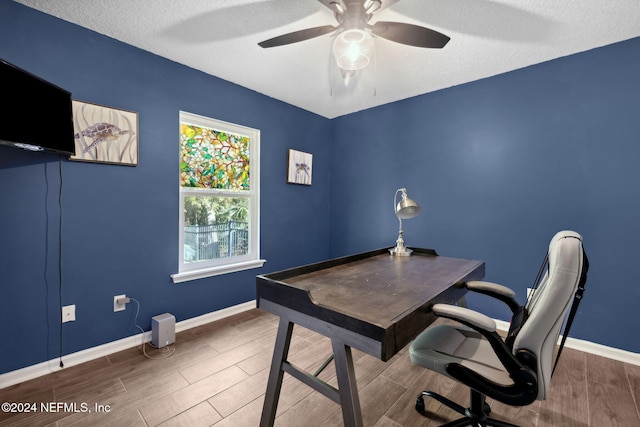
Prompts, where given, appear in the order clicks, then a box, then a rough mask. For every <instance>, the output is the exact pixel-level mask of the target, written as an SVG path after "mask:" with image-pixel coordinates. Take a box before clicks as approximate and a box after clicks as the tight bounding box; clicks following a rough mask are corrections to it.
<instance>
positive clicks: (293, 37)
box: [258, 25, 336, 48]
mask: <svg viewBox="0 0 640 427" xmlns="http://www.w3.org/2000/svg"><path fill="white" fill-rule="evenodd" d="M335 29H336V27H334V26H332V25H324V26H322V27H314V28H307V29H306V30H300V31H294V32H293V33H288V34H283V35H281V36H278V37H274V38H272V39H269V40H265V41H262V42H260V43H258V46H260V47H263V48H268V47H276V46H283V45H285V44H291V43H297V42H301V41H304V40H309V39H313V38H315V37H320V36H323V35H325V34H329V33H331V32H333V31H335Z"/></svg>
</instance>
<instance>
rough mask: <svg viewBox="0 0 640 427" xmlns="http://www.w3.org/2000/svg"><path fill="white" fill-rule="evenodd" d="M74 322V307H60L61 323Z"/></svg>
mask: <svg viewBox="0 0 640 427" xmlns="http://www.w3.org/2000/svg"><path fill="white" fill-rule="evenodd" d="M74 320H76V306H75V304H74V305H65V306H64V307H62V323H66V322H73V321H74Z"/></svg>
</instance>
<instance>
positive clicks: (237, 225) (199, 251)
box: [184, 221, 249, 262]
mask: <svg viewBox="0 0 640 427" xmlns="http://www.w3.org/2000/svg"><path fill="white" fill-rule="evenodd" d="M248 249H249V223H247V222H240V221H229V222H223V223H216V224H208V225H186V226H185V227H184V261H185V262H197V261H205V260H212V259H218V258H227V257H232V256H238V255H245V254H246V253H247V251H248Z"/></svg>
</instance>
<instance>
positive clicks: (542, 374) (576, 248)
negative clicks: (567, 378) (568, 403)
mask: <svg viewBox="0 0 640 427" xmlns="http://www.w3.org/2000/svg"><path fill="white" fill-rule="evenodd" d="M547 265H548V266H547V270H546V272H545V273H544V276H543V277H542V279H541V281H540V284H539V285H538V288H537V289H536V290H535V292H534V293H533V295H532V296H531V298H530V299H529V301H528V303H527V306H526V308H527V313H528V316H527V319H526V321H525V322H524V324H523V325H522V327H521V328H520V331H519V332H518V334H517V336H516V337H515V340H514V343H513V352H514V354H516V352H518V351H519V350H528V351H529V352H531V353H533V354H534V355H535V356H536V363H537V370H536V372H537V375H538V397H537V399H538V400H544V399H545V398H546V395H547V390H548V387H549V383H550V381H551V373H552V371H553V356H554V353H555V349H556V345H557V343H558V337H559V335H560V330H561V328H562V325H563V324H564V322H565V319H566V317H567V313H568V311H569V308H570V307H571V304H572V302H573V297H574V294H575V293H576V289H577V287H578V284H579V283H580V279H581V277H582V276H583V275H586V267H587V263H586V257H585V255H584V249H583V246H582V236H580V235H579V234H578V233H576V232H574V231H560V232H558V233H557V234H556V235H555V236H554V237H553V239H551V242H550V243H549V253H548V264H547Z"/></svg>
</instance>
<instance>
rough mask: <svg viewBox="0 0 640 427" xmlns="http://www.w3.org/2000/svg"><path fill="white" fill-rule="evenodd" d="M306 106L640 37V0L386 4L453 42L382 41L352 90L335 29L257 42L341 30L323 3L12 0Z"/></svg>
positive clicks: (438, 85)
mask: <svg viewBox="0 0 640 427" xmlns="http://www.w3.org/2000/svg"><path fill="white" fill-rule="evenodd" d="M14 1H16V2H18V3H21V4H24V5H26V6H29V7H32V8H34V9H37V10H40V11H42V12H45V13H48V14H51V15H53V16H56V17H58V18H61V19H63V20H66V21H69V22H73V23H75V24H78V25H80V26H82V27H86V28H89V29H92V30H94V31H97V32H98V33H102V34H105V35H107V36H110V37H113V38H114V39H117V40H120V41H122V42H125V43H128V44H130V45H133V46H137V47H139V48H141V49H144V50H146V51H149V52H152V53H155V54H157V55H160V56H163V57H165V58H168V59H171V60H173V61H176V62H179V63H182V64H185V65H187V66H190V67H192V68H195V69H198V70H201V71H203V72H205V73H208V74H211V75H214V76H217V77H220V78H222V79H225V80H228V81H230V82H233V83H236V84H239V85H242V86H244V87H247V88H250V89H252V90H255V91H257V92H260V93H262V94H265V95H267V96H270V97H273V98H276V99H279V100H282V101H284V102H287V103H289V104H292V105H295V106H298V107H300V108H303V109H305V110H308V111H311V112H314V113H316V114H319V115H322V116H325V117H327V118H334V117H338V116H341V115H344V114H349V113H352V112H355V111H360V110H364V109H367V108H371V107H374V106H377V105H382V104H386V103H389V102H394V101H397V100H401V99H405V98H409V97H412V96H416V95H420V94H424V93H428V92H431V91H434V90H438V89H442V88H446V87H450V86H454V85H458V84H461V83H466V82H470V81H474V80H478V79H482V78H485V77H489V76H493V75H496V74H500V73H504V72H507V71H511V70H514V69H518V68H522V67H526V66H529V65H532V64H536V63H540V62H543V61H548V60H551V59H554V58H558V57H562V56H566V55H570V54H573V53H577V52H582V51H585V50H589V49H592V48H595V47H600V46H604V45H608V44H611V43H615V42H619V41H622V40H627V39H630V38H634V37H638V36H640V0H614V1H612V0H564V1H562V0H386V3H385V0H383V4H386V6H385V7H384V9H383V10H381V11H379V12H377V13H376V14H375V15H374V17H373V19H372V20H371V21H370V23H374V22H375V21H377V20H381V21H397V22H406V23H412V24H416V25H421V26H426V27H428V28H431V29H434V30H437V31H439V32H442V33H444V34H446V35H448V36H449V37H451V41H450V42H449V44H447V46H445V48H444V49H422V48H416V47H409V46H404V45H400V44H397V43H393V42H390V41H387V40H383V39H379V38H378V39H377V40H376V52H377V54H376V61H375V64H373V65H372V66H370V67H368V68H366V69H365V70H363V71H361V72H360V74H359V75H357V76H356V77H355V79H352V80H351V81H350V82H349V84H348V85H345V83H344V81H342V80H341V77H340V73H339V71H338V70H337V69H336V67H335V65H332V64H333V63H332V61H331V57H330V47H331V41H332V40H333V39H332V36H331V35H325V36H322V37H319V38H316V39H312V40H307V41H304V42H300V43H296V44H291V45H287V46H281V47H275V48H270V49H262V48H260V47H259V46H258V42H261V41H263V40H266V39H269V38H272V37H275V36H279V35H281V34H284V33H289V32H292V31H296V30H301V29H305V28H309V27H315V26H320V25H335V24H336V22H335V20H334V17H333V13H332V12H331V11H330V10H329V9H327V8H326V7H324V6H323V5H322V4H321V3H320V2H319V1H317V0H268V1H266V0H263V1H259V0H214V1H212V0H153V1H150V0H55V1H54V0H14Z"/></svg>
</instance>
